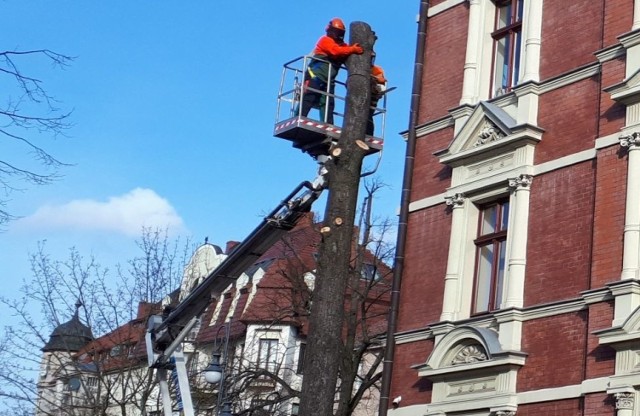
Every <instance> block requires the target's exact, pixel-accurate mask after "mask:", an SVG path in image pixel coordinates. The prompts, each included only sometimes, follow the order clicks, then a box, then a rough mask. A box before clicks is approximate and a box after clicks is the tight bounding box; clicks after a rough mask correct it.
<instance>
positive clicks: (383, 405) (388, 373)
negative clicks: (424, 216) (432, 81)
mask: <svg viewBox="0 0 640 416" xmlns="http://www.w3.org/2000/svg"><path fill="white" fill-rule="evenodd" d="M428 12H429V1H428V0H421V1H420V14H419V17H418V37H417V42H416V56H415V63H414V67H413V68H414V69H413V86H412V92H411V108H410V110H409V130H408V137H407V150H406V155H405V164H404V176H403V180H402V195H401V197H400V216H399V220H398V237H397V240H396V255H395V258H394V266H393V267H394V270H393V279H392V283H391V307H390V312H389V322H388V326H387V337H386V349H385V353H384V363H383V366H382V386H381V390H380V407H379V410H378V415H379V416H386V415H387V411H388V409H389V394H390V392H391V378H392V375H393V359H394V355H395V333H396V328H397V321H398V309H399V306H400V287H401V283H402V273H403V270H404V253H405V243H406V240H407V224H408V218H409V203H410V202H411V185H412V179H413V170H414V162H415V153H416V139H417V137H416V126H417V124H418V114H419V110H420V99H421V96H422V94H421V93H422V74H423V68H424V59H425V58H424V55H425V50H426V40H427V15H428Z"/></svg>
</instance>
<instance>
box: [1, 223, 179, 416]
mask: <svg viewBox="0 0 640 416" xmlns="http://www.w3.org/2000/svg"><path fill="white" fill-rule="evenodd" d="M138 246H139V247H140V248H141V249H142V254H141V255H140V256H138V257H135V258H134V259H132V260H130V261H129V263H128V264H129V268H125V267H118V268H117V269H116V270H117V273H116V275H117V276H113V273H112V272H111V271H110V270H109V269H107V268H105V267H102V266H101V265H100V264H99V263H98V261H97V260H96V259H95V258H94V257H89V258H84V257H83V256H82V255H81V254H80V253H79V252H78V251H77V250H76V249H73V248H72V249H70V251H69V257H68V259H66V260H54V259H52V258H51V256H50V255H49V254H48V253H47V251H46V246H45V244H44V243H41V244H40V246H39V249H38V251H37V252H36V253H34V254H32V255H31V266H32V276H31V278H29V279H27V280H26V281H25V282H24V283H23V286H22V293H23V296H22V298H21V299H6V298H0V303H2V304H3V306H5V307H6V308H8V309H9V310H10V311H11V312H12V315H13V316H14V324H12V325H11V326H9V327H6V328H5V329H4V334H3V336H2V337H0V339H2V342H0V360H1V361H2V362H3V363H4V365H3V366H1V367H0V402H4V403H5V408H4V409H2V408H0V415H5V414H6V415H9V414H11V415H13V414H30V415H33V414H34V413H35V414H37V415H50V414H51V415H53V414H55V415H69V416H85V415H87V416H88V415H104V414H106V412H107V409H108V411H109V414H120V415H123V416H124V415H127V414H130V413H131V414H137V415H139V414H146V411H147V406H148V405H149V403H150V402H151V401H153V400H156V399H157V398H156V396H157V392H156V389H157V387H156V382H155V378H154V377H153V374H152V371H151V370H149V369H148V367H147V365H146V351H145V347H144V337H143V334H144V331H145V328H146V317H147V315H148V314H149V313H150V312H153V311H154V312H160V307H161V305H160V303H159V302H158V301H159V300H160V299H162V298H163V297H164V296H166V295H167V294H169V293H171V291H172V290H174V289H176V288H177V287H179V282H180V280H181V278H182V271H183V269H184V265H185V264H186V262H185V260H186V258H187V257H186V256H187V254H188V253H189V252H190V247H189V243H188V242H186V243H184V247H183V246H182V245H181V244H180V243H179V241H178V240H175V241H170V240H169V239H168V236H167V235H166V232H163V231H160V230H151V229H144V230H143V232H142V236H141V238H140V239H139V241H138ZM145 263H149V264H147V265H145ZM125 270H126V271H125ZM72 316H73V318H72V319H71V320H72V321H73V320H74V319H77V320H78V321H79V322H81V323H82V324H84V325H86V326H87V327H89V328H90V329H91V331H92V333H93V335H94V336H95V337H96V338H95V340H93V341H91V342H88V343H87V342H85V345H83V346H81V347H78V346H73V347H71V346H69V348H62V349H60V348H59V345H58V348H57V350H56V351H54V352H48V351H44V352H43V347H44V346H45V345H47V342H50V338H49V337H50V335H51V334H52V331H53V330H54V329H55V328H59V327H60V325H61V324H63V323H65V322H67V323H68V322H71V321H70V320H69V318H71V317H72ZM51 339H52V338H51ZM72 341H73V340H72ZM52 383H58V387H60V386H63V388H64V389H65V390H64V391H63V393H65V396H64V400H61V399H60V395H59V394H58V395H55V394H53V395H48V394H39V393H42V392H43V391H44V390H43V389H42V387H43V386H45V385H46V386H49V387H51V386H53V384H52ZM39 385H40V387H41V388H40V389H38V386H39ZM65 400H67V401H65ZM132 412H133V413H132Z"/></svg>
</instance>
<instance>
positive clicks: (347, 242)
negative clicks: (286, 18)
mask: <svg viewBox="0 0 640 416" xmlns="http://www.w3.org/2000/svg"><path fill="white" fill-rule="evenodd" d="M349 31H350V43H351V44H354V43H359V44H360V45H361V46H362V47H363V49H364V53H363V54H362V55H351V56H350V57H349V58H348V59H347V69H348V78H347V96H346V105H345V116H344V124H343V126H342V134H341V135H340V139H339V140H338V143H337V144H336V145H335V146H334V148H332V149H331V152H330V154H331V155H337V156H332V159H330V160H329V161H328V162H327V163H326V165H325V166H326V167H327V169H328V174H327V177H328V184H329V187H328V190H329V192H328V193H329V195H328V200H327V208H326V211H325V216H324V223H323V227H322V241H321V243H320V247H319V250H318V255H319V257H318V267H317V273H316V281H315V288H314V291H313V303H312V306H311V315H310V319H309V337H308V340H307V354H306V358H305V364H304V366H305V367H304V379H303V382H302V393H301V400H300V414H301V415H304V416H311V415H313V416H330V415H333V410H334V400H335V395H336V384H337V379H338V373H339V371H338V369H339V366H340V359H341V356H342V350H343V342H342V338H341V335H342V328H343V317H344V308H345V303H344V295H345V290H346V287H347V282H348V280H349V268H350V262H351V257H352V247H353V239H354V238H356V236H354V222H355V216H356V210H357V200H358V188H359V185H360V173H361V169H362V160H363V158H364V156H365V154H366V150H365V149H366V145H364V148H363V144H364V137H365V131H366V125H367V119H368V114H369V106H370V101H371V82H370V77H371V51H372V49H373V44H374V42H375V36H374V33H373V31H372V30H371V27H369V25H368V24H366V23H364V22H354V23H352V24H351V25H350V27H349ZM337 149H339V151H338V150H337Z"/></svg>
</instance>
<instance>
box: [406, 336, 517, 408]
mask: <svg viewBox="0 0 640 416" xmlns="http://www.w3.org/2000/svg"><path fill="white" fill-rule="evenodd" d="M525 357H526V355H525V354H523V353H520V352H514V351H507V350H504V349H503V348H502V346H501V345H500V341H499V339H498V334H497V333H496V332H495V331H494V330H492V329H488V328H477V327H471V326H461V327H458V328H456V329H454V330H452V331H450V332H448V333H447V334H446V335H444V336H443V337H442V338H441V339H440V340H439V341H438V342H437V344H436V346H435V348H434V350H433V352H432V353H431V355H430V356H429V358H428V359H427V361H426V362H425V363H424V364H419V365H416V366H414V368H416V369H417V370H418V375H419V376H420V377H427V378H429V379H430V380H431V381H432V382H433V393H432V399H431V403H430V404H428V405H427V409H428V411H427V413H426V414H427V415H446V414H448V413H449V412H473V413H472V414H474V415H475V414H486V415H495V414H501V413H499V412H515V411H516V409H517V404H518V401H517V393H516V381H517V371H518V368H520V367H521V366H522V365H524V363H525ZM482 409H485V410H484V411H483V410H482ZM476 412H480V413H476ZM456 414H459V413H456ZM464 414H467V413H464ZM469 414H471V413H469Z"/></svg>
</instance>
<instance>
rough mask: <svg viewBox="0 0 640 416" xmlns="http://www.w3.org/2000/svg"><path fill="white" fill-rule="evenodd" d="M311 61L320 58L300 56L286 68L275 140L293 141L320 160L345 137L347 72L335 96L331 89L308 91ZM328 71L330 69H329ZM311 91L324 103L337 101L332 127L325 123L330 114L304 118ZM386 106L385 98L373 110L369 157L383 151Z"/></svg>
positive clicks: (339, 80)
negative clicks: (305, 81) (306, 77)
mask: <svg viewBox="0 0 640 416" xmlns="http://www.w3.org/2000/svg"><path fill="white" fill-rule="evenodd" d="M312 59H318V58H312V57H311V56H309V55H306V56H301V57H299V58H296V59H294V60H292V61H289V62H287V63H285V64H284V66H283V70H282V78H281V80H280V90H279V91H278V106H277V110H276V123H275V128H274V136H276V137H278V138H281V139H285V140H289V141H291V142H292V145H293V147H295V148H297V149H300V150H302V151H303V152H306V153H308V154H309V155H311V156H313V157H314V158H317V157H318V156H321V155H328V152H329V148H330V146H331V143H332V142H336V141H337V140H338V139H339V138H340V134H341V133H342V127H341V126H342V122H343V119H344V106H345V96H346V83H345V81H344V77H346V73H347V70H346V69H343V70H342V71H340V73H339V74H338V77H337V78H336V81H335V87H334V92H333V93H331V91H330V86H328V85H327V88H326V90H315V89H312V88H310V87H305V86H304V80H305V73H306V72H307V68H308V66H309V63H310V62H311V60H312ZM329 67H330V68H331V66H330V65H329ZM311 91H312V92H316V93H318V94H321V95H322V98H323V99H324V100H329V99H333V100H334V102H335V107H334V113H333V124H331V123H327V122H325V121H324V120H327V116H328V114H319V113H320V111H319V109H318V108H312V109H311V111H309V114H307V116H306V117H305V116H303V115H302V105H301V103H302V100H303V99H304V94H306V93H309V92H311ZM386 103H387V98H386V95H385V96H384V97H383V98H382V99H381V100H380V102H379V104H378V105H379V106H380V104H381V106H380V107H376V108H375V109H374V113H373V121H374V125H375V126H376V131H375V132H374V135H373V136H368V135H367V136H366V137H365V140H364V141H365V143H366V144H367V145H368V147H369V151H368V152H369V154H374V153H378V152H380V151H381V150H382V145H383V143H384V127H385V117H386ZM327 107H328V106H327ZM325 111H326V110H325Z"/></svg>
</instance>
